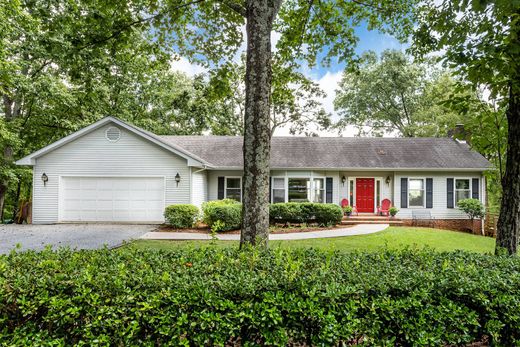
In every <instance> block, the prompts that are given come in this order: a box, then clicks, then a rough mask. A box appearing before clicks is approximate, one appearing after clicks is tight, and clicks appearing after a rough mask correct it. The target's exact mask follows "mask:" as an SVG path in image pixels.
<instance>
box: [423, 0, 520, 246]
mask: <svg viewBox="0 0 520 347" xmlns="http://www.w3.org/2000/svg"><path fill="white" fill-rule="evenodd" d="M418 13H419V15H418V28H417V30H416V32H415V34H414V42H415V44H414V46H413V49H414V51H415V53H416V54H417V55H420V56H424V55H426V54H428V53H430V52H432V51H439V50H443V51H444V52H445V53H444V55H443V56H442V59H443V61H444V62H445V63H446V64H449V65H450V67H451V68H452V69H454V70H455V71H456V72H457V73H458V74H460V75H461V76H463V77H464V78H466V79H467V80H468V81H470V82H472V83H473V84H474V85H475V86H476V87H480V86H485V87H487V88H488V89H489V91H490V93H491V97H492V98H493V99H498V100H502V101H503V103H504V105H507V106H506V107H507V109H506V117H507V123H508V140H507V158H506V166H505V173H504V177H503V180H502V188H503V195H502V203H501V208H500V217H499V221H498V230H497V244H496V252H497V253H500V252H501V249H505V250H506V251H507V252H508V253H509V254H514V253H516V252H517V248H518V241H519V235H520V40H519V37H520V2H519V1H518V0H483V1H472V2H471V4H470V3H469V2H468V1H467V0H449V1H448V0H444V1H443V2H442V3H441V4H435V2H434V1H433V0H428V1H426V2H425V3H424V4H423V5H422V6H421V7H419V11H418Z"/></svg>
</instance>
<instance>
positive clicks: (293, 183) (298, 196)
mask: <svg viewBox="0 0 520 347" xmlns="http://www.w3.org/2000/svg"><path fill="white" fill-rule="evenodd" d="M288 181H289V182H288V198H289V202H308V201H309V195H310V190H311V189H310V188H311V187H310V185H311V181H310V179H309V178H289V179H288Z"/></svg>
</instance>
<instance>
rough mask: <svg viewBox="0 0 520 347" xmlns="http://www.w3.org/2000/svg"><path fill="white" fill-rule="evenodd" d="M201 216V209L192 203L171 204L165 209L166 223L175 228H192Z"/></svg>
mask: <svg viewBox="0 0 520 347" xmlns="http://www.w3.org/2000/svg"><path fill="white" fill-rule="evenodd" d="M198 217H199V209H198V208H197V206H194V205H191V204H177V205H170V206H168V207H166V209H165V210H164V218H165V219H166V224H168V225H170V226H172V227H174V228H191V227H192V226H193V224H195V222H196V221H197V219H198Z"/></svg>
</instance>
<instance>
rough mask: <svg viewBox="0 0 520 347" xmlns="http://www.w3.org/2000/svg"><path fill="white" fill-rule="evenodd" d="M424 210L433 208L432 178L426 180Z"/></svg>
mask: <svg viewBox="0 0 520 347" xmlns="http://www.w3.org/2000/svg"><path fill="white" fill-rule="evenodd" d="M426 208H433V178H427V179H426Z"/></svg>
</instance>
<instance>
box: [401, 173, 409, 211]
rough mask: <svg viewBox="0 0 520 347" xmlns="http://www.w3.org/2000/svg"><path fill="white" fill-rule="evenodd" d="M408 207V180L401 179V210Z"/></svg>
mask: <svg viewBox="0 0 520 347" xmlns="http://www.w3.org/2000/svg"><path fill="white" fill-rule="evenodd" d="M407 207H408V178H406V177H401V208H407Z"/></svg>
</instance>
